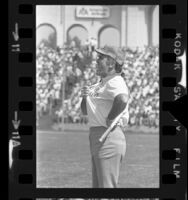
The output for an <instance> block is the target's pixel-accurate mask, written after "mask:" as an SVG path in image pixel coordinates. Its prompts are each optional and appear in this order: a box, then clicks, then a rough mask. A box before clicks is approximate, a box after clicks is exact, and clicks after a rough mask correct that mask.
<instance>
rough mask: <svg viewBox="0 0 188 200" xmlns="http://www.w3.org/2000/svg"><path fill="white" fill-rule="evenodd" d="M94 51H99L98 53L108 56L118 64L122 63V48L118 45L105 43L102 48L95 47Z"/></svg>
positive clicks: (123, 57) (123, 56)
mask: <svg viewBox="0 0 188 200" xmlns="http://www.w3.org/2000/svg"><path fill="white" fill-rule="evenodd" d="M95 51H96V52H97V53H100V54H103V55H106V56H110V57H111V58H113V59H114V60H115V61H116V62H117V63H118V64H120V65H123V63H124V59H125V55H124V53H123V52H122V50H121V49H120V48H118V47H114V46H108V45H105V46H104V47H102V48H97V49H95Z"/></svg>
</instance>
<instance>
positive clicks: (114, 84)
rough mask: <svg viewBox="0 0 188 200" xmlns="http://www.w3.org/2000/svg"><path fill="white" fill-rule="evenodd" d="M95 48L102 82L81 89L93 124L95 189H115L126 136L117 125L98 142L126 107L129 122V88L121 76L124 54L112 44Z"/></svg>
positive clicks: (91, 147)
mask: <svg viewBox="0 0 188 200" xmlns="http://www.w3.org/2000/svg"><path fill="white" fill-rule="evenodd" d="M95 51H96V52H97V54H98V58H97V69H96V75H98V76H100V77H101V81H100V82H99V83H97V84H95V85H92V86H90V87H87V86H86V87H84V88H83V89H82V97H83V99H82V102H81V109H82V112H83V114H85V115H88V119H89V126H90V134H89V139H90V151H91V157H92V184H93V187H94V188H116V187H117V186H118V178H119V171H120V165H121V162H122V158H123V157H124V155H125V151H126V140H125V135H124V133H123V131H122V129H121V128H120V126H118V125H116V126H115V127H114V128H113V129H112V131H111V132H110V134H109V135H108V136H107V138H106V139H105V140H104V141H103V142H99V138H100V137H101V135H102V134H103V133H104V132H105V131H106V130H107V128H108V127H109V126H110V125H111V123H112V122H113V120H114V119H116V117H117V116H118V115H119V114H120V113H122V111H124V110H125V109H126V114H125V117H124V119H125V120H127V121H128V105H127V104H128V99H129V91H128V88H127V86H126V84H125V81H124V79H123V78H122V77H121V71H122V67H123V62H124V54H123V53H122V52H121V50H120V49H118V48H115V47H112V46H105V47H104V48H100V49H96V50H95Z"/></svg>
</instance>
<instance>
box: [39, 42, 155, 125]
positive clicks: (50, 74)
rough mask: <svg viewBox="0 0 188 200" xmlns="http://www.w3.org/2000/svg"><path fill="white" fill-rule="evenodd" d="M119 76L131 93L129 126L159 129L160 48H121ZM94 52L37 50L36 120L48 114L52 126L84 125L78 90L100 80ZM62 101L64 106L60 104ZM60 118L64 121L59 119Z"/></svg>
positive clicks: (46, 48)
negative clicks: (56, 124) (63, 124)
mask: <svg viewBox="0 0 188 200" xmlns="http://www.w3.org/2000/svg"><path fill="white" fill-rule="evenodd" d="M122 50H123V51H124V53H125V64H124V66H123V73H122V76H123V77H124V80H125V82H126V84H127V86H128V88H129V90H130V94H131V102H130V108H129V112H130V122H129V125H130V126H140V125H145V126H149V127H158V126H159V48H158V47H144V48H134V49H133V48H132V49H131V48H122ZM95 57H96V54H95V52H88V48H87V47H86V46H83V47H79V48H76V47H71V46H66V45H64V46H63V47H62V48H57V49H51V48H49V47H47V46H45V45H44V44H42V43H41V44H40V46H39V47H38V48H37V60H36V63H37V73H36V80H37V87H36V103H37V119H39V118H40V116H42V115H44V114H50V115H51V116H52V120H53V121H54V123H60V122H62V119H63V120H64V122H65V123H83V124H85V123H87V122H88V120H87V117H85V116H83V115H82V113H81V110H80V102H81V97H80V95H81V94H80V90H81V88H82V87H83V85H84V84H86V83H87V84H94V83H95V82H97V81H98V80H99V77H97V76H96V75H95ZM62 102H63V103H62ZM62 116H63V118H62Z"/></svg>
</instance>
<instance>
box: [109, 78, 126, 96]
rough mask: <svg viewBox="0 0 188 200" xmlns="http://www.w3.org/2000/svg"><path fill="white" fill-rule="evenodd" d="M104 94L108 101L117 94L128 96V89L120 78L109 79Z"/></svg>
mask: <svg viewBox="0 0 188 200" xmlns="http://www.w3.org/2000/svg"><path fill="white" fill-rule="evenodd" d="M106 92H107V95H108V97H109V98H110V99H113V98H114V97H116V96H117V95H119V94H126V95H127V96H128V95H129V90H128V87H127V85H126V83H125V81H124V80H123V78H122V77H116V78H114V79H111V80H110V81H109V82H108V83H107V86H106Z"/></svg>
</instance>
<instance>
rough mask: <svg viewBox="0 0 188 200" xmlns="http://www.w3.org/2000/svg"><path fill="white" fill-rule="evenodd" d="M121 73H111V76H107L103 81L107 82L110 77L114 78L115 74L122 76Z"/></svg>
mask: <svg viewBox="0 0 188 200" xmlns="http://www.w3.org/2000/svg"><path fill="white" fill-rule="evenodd" d="M120 75H121V74H120V73H115V74H112V75H109V76H107V77H105V78H102V79H101V82H102V83H104V84H105V83H106V82H107V81H109V80H110V79H112V78H114V77H115V76H120Z"/></svg>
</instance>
